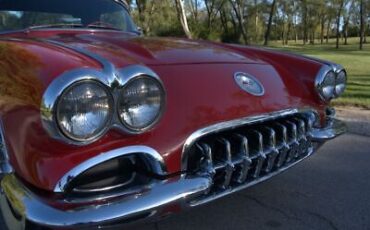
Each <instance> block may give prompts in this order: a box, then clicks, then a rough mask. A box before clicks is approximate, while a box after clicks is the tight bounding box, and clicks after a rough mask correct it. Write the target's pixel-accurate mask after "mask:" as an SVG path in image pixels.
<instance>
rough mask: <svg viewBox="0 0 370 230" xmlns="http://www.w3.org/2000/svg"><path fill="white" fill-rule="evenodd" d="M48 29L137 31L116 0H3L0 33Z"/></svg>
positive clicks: (127, 14) (124, 9) (0, 7)
mask: <svg viewBox="0 0 370 230" xmlns="http://www.w3.org/2000/svg"><path fill="white" fill-rule="evenodd" d="M44 28H96V29H112V30H121V31H127V32H137V28H136V26H135V24H134V23H133V21H132V19H131V17H130V15H129V13H128V11H127V9H126V8H125V7H124V6H123V5H122V4H120V3H117V2H115V0H0V32H6V31H11V30H22V29H44Z"/></svg>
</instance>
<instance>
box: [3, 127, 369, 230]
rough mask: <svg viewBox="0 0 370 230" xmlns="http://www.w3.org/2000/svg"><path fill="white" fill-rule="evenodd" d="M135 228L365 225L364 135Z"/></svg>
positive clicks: (366, 168)
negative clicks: (252, 183)
mask: <svg viewBox="0 0 370 230" xmlns="http://www.w3.org/2000/svg"><path fill="white" fill-rule="evenodd" d="M0 229H3V228H1V226H0ZM138 229H140V230H173V229H176V230H221V229H222V230H224V229H233V230H234V229H235V230H238V229H245V230H247V229H258V230H264V229H268V230H276V229H284V230H285V229H294V230H300V229H302V230H306V229H319V230H320V229H323V230H331V229H334V230H337V229H350V230H357V229H361V230H362V229H364V230H370V137H365V136H360V135H355V134H346V135H344V136H341V137H339V138H337V139H335V140H333V141H331V142H329V143H327V144H326V145H325V146H324V147H322V148H321V149H320V150H319V151H318V152H317V153H316V154H315V155H313V156H312V157H311V158H309V159H307V160H305V161H304V162H302V163H300V164H299V165H297V166H295V167H294V168H291V169H290V170H288V171H287V172H285V173H283V174H281V175H278V176H276V177H274V178H272V179H270V180H268V181H266V182H264V183H262V184H259V185H256V186H254V187H251V188H249V189H246V190H244V191H241V192H239V193H236V194H233V195H230V196H228V197H225V198H222V199H221V200H217V201H214V202H213V203H210V204H208V205H205V206H201V207H197V208H195V209H192V210H190V211H188V212H185V213H182V214H179V215H175V216H172V217H170V218H168V219H166V220H163V221H161V222H159V223H156V224H147V225H137V226H133V227H130V228H127V230H138Z"/></svg>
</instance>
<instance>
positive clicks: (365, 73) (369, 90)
mask: <svg viewBox="0 0 370 230" xmlns="http://www.w3.org/2000/svg"><path fill="white" fill-rule="evenodd" d="M368 40H369V41H370V39H368ZM358 42H359V39H358V38H351V39H349V45H346V46H345V45H341V46H340V48H339V49H336V48H335V40H330V41H329V44H324V45H320V44H318V43H317V44H315V45H305V46H303V45H302V41H299V42H297V43H295V42H294V41H291V42H290V43H289V45H288V46H282V45H281V43H279V42H271V47H273V48H277V49H281V50H286V51H291V52H296V53H300V54H304V55H309V56H313V57H317V58H321V59H326V60H330V61H333V62H335V63H338V64H341V65H343V66H344V67H345V68H346V69H347V72H348V88H347V90H346V92H345V94H344V95H343V96H342V97H341V98H339V99H337V100H335V101H334V102H333V103H334V105H341V106H355V107H362V108H366V109H370V43H369V44H365V45H364V50H362V51H360V50H359V45H358ZM342 43H343V42H342V41H341V44H342Z"/></svg>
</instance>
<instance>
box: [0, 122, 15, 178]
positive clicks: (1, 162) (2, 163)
mask: <svg viewBox="0 0 370 230" xmlns="http://www.w3.org/2000/svg"><path fill="white" fill-rule="evenodd" d="M0 138H1V139H0V141H1V142H0V180H1V178H2V177H3V176H4V175H7V174H10V173H13V171H14V170H13V167H12V166H11V164H10V162H9V155H8V149H7V147H6V142H5V133H4V126H3V121H2V119H0Z"/></svg>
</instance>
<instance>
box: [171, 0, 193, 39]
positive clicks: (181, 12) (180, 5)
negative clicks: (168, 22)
mask: <svg viewBox="0 0 370 230" xmlns="http://www.w3.org/2000/svg"><path fill="white" fill-rule="evenodd" d="M175 4H176V10H177V15H178V18H179V20H180V22H181V26H182V29H183V30H184V32H185V35H186V36H187V37H188V38H189V39H191V38H192V35H191V32H190V29H189V25H188V19H187V18H186V13H185V8H184V0H175Z"/></svg>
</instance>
